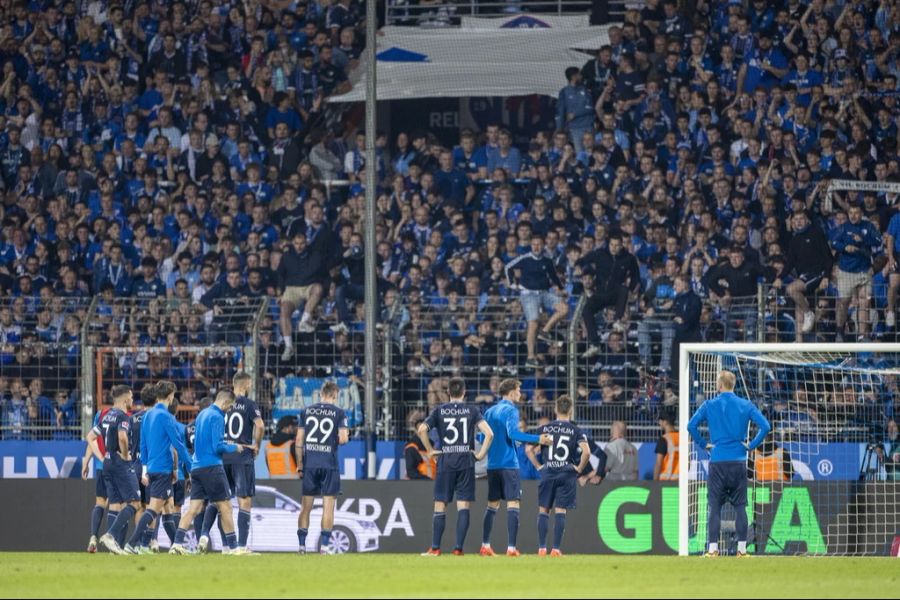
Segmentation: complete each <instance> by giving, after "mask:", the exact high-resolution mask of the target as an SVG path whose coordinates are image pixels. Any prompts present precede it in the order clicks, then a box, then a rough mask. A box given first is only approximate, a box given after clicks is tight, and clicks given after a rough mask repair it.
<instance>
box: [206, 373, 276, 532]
mask: <svg viewBox="0 0 900 600" xmlns="http://www.w3.org/2000/svg"><path fill="white" fill-rule="evenodd" d="M252 381H253V380H252V379H251V378H250V375H248V374H247V373H244V372H243V371H241V372H239V373H237V374H236V375H235V376H234V379H233V380H232V382H233V387H234V395H235V396H236V397H237V400H236V401H235V403H234V406H232V407H231V410H229V411H228V413H227V414H226V415H225V439H226V440H228V441H229V442H232V443H234V444H241V445H243V446H244V450H243V451H242V452H240V453H238V454H228V455H226V456H225V473H226V474H227V475H228V486H229V487H230V488H231V491H232V492H233V493H234V495H235V496H237V499H238V509H239V512H238V519H237V531H238V547H239V548H246V547H247V539H248V538H249V536H250V509H251V507H252V506H253V496H255V495H256V467H255V466H254V464H253V461H254V460H255V459H256V455H257V454H259V447H260V444H262V437H263V432H264V431H265V429H266V425H265V423H263V420H262V413H261V412H260V411H259V407H258V406H257V405H256V402H254V401H253V400H251V399H250V398H248V397H247V394H248V393H250V386H251V383H252ZM207 510H210V509H207ZM212 510H215V509H214V508H213V509H212ZM202 542H203V540H201V543H202ZM207 543H208V540H207Z"/></svg>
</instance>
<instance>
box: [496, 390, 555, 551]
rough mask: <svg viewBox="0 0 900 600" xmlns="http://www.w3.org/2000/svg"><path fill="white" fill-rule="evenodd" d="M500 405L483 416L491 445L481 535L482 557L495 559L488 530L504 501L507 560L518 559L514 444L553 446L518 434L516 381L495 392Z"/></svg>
mask: <svg viewBox="0 0 900 600" xmlns="http://www.w3.org/2000/svg"><path fill="white" fill-rule="evenodd" d="M498 393H499V394H500V401H499V402H498V403H497V404H495V405H494V406H492V407H490V408H489V409H488V410H487V411H486V412H485V413H484V418H485V419H486V420H487V422H488V425H489V426H490V428H491V431H493V432H494V442H493V444H491V447H490V449H489V450H488V466H487V480H488V506H487V510H486V511H485V513H484V534H483V536H482V538H481V550H480V554H481V555H482V556H494V550H493V549H492V548H491V530H492V529H493V527H494V516H496V514H497V509H499V508H500V501H501V500H505V501H506V529H507V533H508V534H509V542H508V543H507V546H506V555H507V556H519V555H520V552H519V551H518V550H517V549H516V538H517V536H518V534H519V499H520V498H521V497H522V486H521V484H520V482H519V457H518V455H517V454H516V442H519V443H523V444H540V445H542V446H547V445H549V444H550V443H551V442H552V439H551V438H550V436H549V435H546V434H543V435H540V436H537V435H530V434H527V433H522V432H521V431H519V409H518V408H516V404H517V403H518V402H519V400H520V399H521V398H522V391H521V383H519V381H518V380H517V379H504V380H503V381H501V382H500V388H499V390H498Z"/></svg>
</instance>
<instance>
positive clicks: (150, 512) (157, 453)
mask: <svg viewBox="0 0 900 600" xmlns="http://www.w3.org/2000/svg"><path fill="white" fill-rule="evenodd" d="M153 387H154V388H155V389H154V392H155V394H156V406H154V407H153V408H152V409H150V410H148V411H147V412H146V414H145V415H144V421H143V423H142V425H141V465H142V467H143V475H142V477H141V481H142V483H143V484H144V487H146V488H147V497H148V498H149V499H150V501H149V503H148V505H147V510H145V511H144V515H143V516H142V517H141V520H140V521H139V522H138V524H137V527H135V529H134V533H133V534H132V536H131V540H130V541H129V542H128V545H127V546H126V547H125V551H126V552H132V553H135V554H138V553H143V550H142V549H143V545H142V544H141V536H142V535H143V534H144V531H146V529H147V528H148V527H150V524H151V523H153V521H155V520H156V519H157V518H158V517H159V516H160V515H161V514H162V512H163V508H165V505H166V502H167V501H168V500H169V498H171V497H172V493H173V489H174V488H173V485H174V483H175V481H176V479H177V476H176V472H175V461H174V460H173V458H172V450H173V449H174V450H175V452H177V453H178V465H180V466H181V467H182V468H188V466H189V465H190V462H189V460H188V451H187V448H186V447H185V445H184V436H183V435H182V433H181V428H180V427H179V424H178V421H176V420H175V415H173V414H172V413H171V412H169V405H170V404H172V403H173V402H174V401H175V390H176V387H175V384H174V383H172V382H171V381H160V382H159V383H157V384H156V385H155V386H153ZM139 549H141V550H139Z"/></svg>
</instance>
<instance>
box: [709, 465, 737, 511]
mask: <svg viewBox="0 0 900 600" xmlns="http://www.w3.org/2000/svg"><path fill="white" fill-rule="evenodd" d="M706 498H707V502H708V503H709V505H710V506H713V505H715V504H718V505H720V506H721V505H722V504H725V503H726V502H727V503H729V504H731V505H732V506H734V507H735V508H736V509H742V508H743V507H745V506H747V465H746V463H744V461H742V460H729V461H724V462H711V463H709V486H708V487H707V488H706Z"/></svg>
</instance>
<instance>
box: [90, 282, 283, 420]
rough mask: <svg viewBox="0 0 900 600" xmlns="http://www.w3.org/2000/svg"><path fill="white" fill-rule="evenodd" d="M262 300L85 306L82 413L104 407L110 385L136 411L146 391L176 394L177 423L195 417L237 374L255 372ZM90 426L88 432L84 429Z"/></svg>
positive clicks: (118, 302) (121, 302) (139, 301)
mask: <svg viewBox="0 0 900 600" xmlns="http://www.w3.org/2000/svg"><path fill="white" fill-rule="evenodd" d="M267 303H268V299H267V298H265V297H239V298H222V299H219V300H215V301H212V302H210V303H209V304H208V305H204V304H200V303H194V302H192V301H191V300H189V299H184V300H180V299H175V298H169V299H164V298H153V299H143V298H111V299H102V298H100V299H97V300H96V301H95V302H93V303H92V304H91V305H90V309H89V312H88V314H87V317H86V318H87V321H86V326H85V331H84V336H85V340H86V342H85V352H84V353H83V356H82V360H81V363H82V364H81V373H80V377H81V380H82V381H83V382H84V390H85V393H84V394H83V400H84V403H85V405H86V408H85V411H88V410H89V411H90V412H91V413H92V412H93V411H94V410H96V409H97V408H98V407H101V406H104V405H108V404H109V402H110V399H109V398H108V395H107V394H108V392H109V389H110V388H111V387H112V386H113V385H118V384H122V385H128V386H129V387H131V388H132V390H133V391H134V398H135V403H136V405H138V406H140V403H139V399H140V391H141V388H142V387H143V386H144V384H146V383H152V382H156V381H158V380H160V379H168V380H171V381H173V382H174V383H175V384H176V385H177V386H178V395H177V396H176V400H177V402H178V408H177V413H176V414H177V416H178V417H179V419H181V420H183V421H188V420H190V419H191V418H192V417H193V415H194V414H196V412H197V410H198V407H199V404H200V401H201V400H202V398H203V397H204V396H207V395H214V394H215V392H216V391H217V390H219V389H221V388H222V387H224V386H228V385H231V380H232V377H233V376H234V374H235V373H236V372H237V371H238V370H241V369H244V368H248V369H251V370H253V369H255V368H257V367H258V365H259V358H258V357H259V351H258V340H259V336H258V335H256V329H255V328H256V327H257V323H258V322H259V320H260V319H261V315H262V312H263V310H264V308H265V306H266V305H267ZM89 426H90V425H89V423H88V424H86V427H89Z"/></svg>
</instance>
